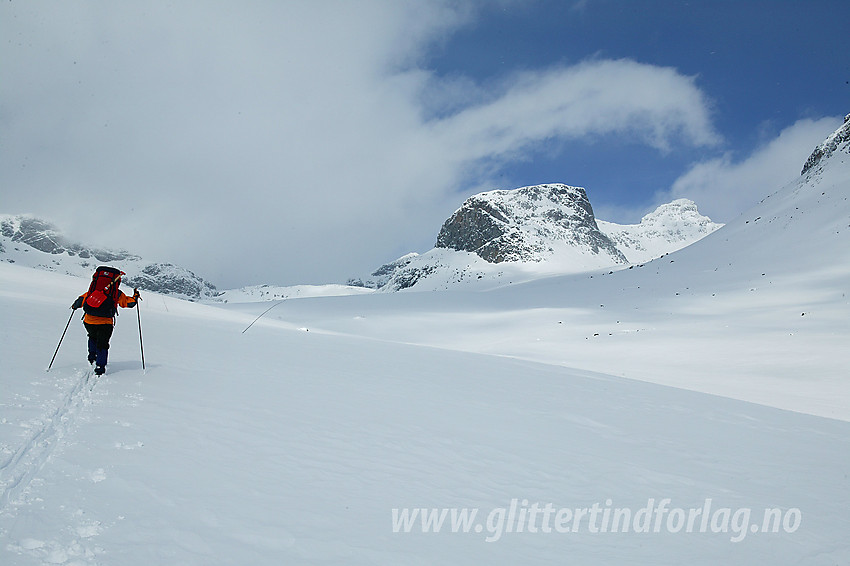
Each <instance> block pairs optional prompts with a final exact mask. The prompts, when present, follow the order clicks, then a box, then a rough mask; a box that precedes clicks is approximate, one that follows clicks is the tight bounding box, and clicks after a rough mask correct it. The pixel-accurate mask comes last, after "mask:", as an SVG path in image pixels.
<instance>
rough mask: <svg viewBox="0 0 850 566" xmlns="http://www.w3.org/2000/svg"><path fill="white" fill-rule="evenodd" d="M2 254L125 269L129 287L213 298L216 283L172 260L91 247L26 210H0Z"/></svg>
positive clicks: (50, 263)
mask: <svg viewBox="0 0 850 566" xmlns="http://www.w3.org/2000/svg"><path fill="white" fill-rule="evenodd" d="M0 260H2V261H7V262H10V263H18V264H21V265H24V266H27V267H35V268H39V269H46V270H49V271H55V272H59V273H64V274H67V275H75V276H78V277H88V276H90V275H91V274H92V272H93V271H94V269H95V268H96V267H97V266H99V265H104V264H105V265H110V266H113V267H116V268H118V269H120V270H122V271H124V272H125V273H126V275H125V277H124V278H123V285H124V286H125V287H126V288H134V287H136V288H139V289H141V290H146V291H152V292H155V293H163V294H166V295H175V296H179V297H181V298H185V299H189V300H203V299H213V298H215V297H217V296H218V295H219V292H218V290H217V289H216V287H215V285H213V284H212V283H210V282H208V281H206V280H204V279H203V278H201V277H199V276H197V275H195V274H194V273H192V272H191V271H189V270H188V269H185V268H182V267H179V266H176V265H173V264H170V263H146V262H144V261H143V260H142V258H141V257H140V256H138V255H135V254H132V253H130V252H128V251H125V250H106V249H100V248H91V247H88V246H85V245H83V244H80V243H77V242H72V241H70V240H68V239H67V238H65V237H64V236H63V235H62V234H61V233H60V231H59V230H58V228H57V227H56V226H54V225H53V224H51V223H49V222H47V221H45V220H42V219H39V218H35V217H32V216H28V215H17V216H0Z"/></svg>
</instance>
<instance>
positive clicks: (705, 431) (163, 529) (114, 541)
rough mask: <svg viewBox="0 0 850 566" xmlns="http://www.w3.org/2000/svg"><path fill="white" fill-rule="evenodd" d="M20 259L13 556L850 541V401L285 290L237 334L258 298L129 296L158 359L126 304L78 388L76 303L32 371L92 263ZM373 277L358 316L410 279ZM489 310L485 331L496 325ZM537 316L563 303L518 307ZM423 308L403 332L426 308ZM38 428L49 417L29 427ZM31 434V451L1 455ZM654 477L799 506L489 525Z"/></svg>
mask: <svg viewBox="0 0 850 566" xmlns="http://www.w3.org/2000/svg"><path fill="white" fill-rule="evenodd" d="M30 274H31V272H30V271H29V270H26V269H23V268H17V267H14V266H5V265H4V266H0V281H2V285H0V308H2V310H3V312H4V318H6V317H9V320H12V321H14V322H15V323H17V325H19V328H22V329H24V330H23V331H21V332H17V333H15V332H9V333H7V335H6V336H5V337H4V340H3V348H4V351H3V355H2V360H3V361H2V374H0V375H2V383H3V391H4V394H3V399H2V401H0V403H2V406H0V409H2V412H3V418H5V422H3V423H2V426H0V442H2V446H3V452H2V455H0V458H2V461H3V462H7V463H5V464H3V467H2V468H0V482H2V486H3V489H4V493H6V492H7V491H8V489H7V488H8V486H9V479H10V478H11V477H18V476H20V475H22V474H23V475H25V476H26V477H25V479H24V480H23V481H22V482H21V483H20V484H19V485H18V486H16V487H14V490H13V491H12V492H11V493H10V495H9V496H8V501H6V502H5V504H4V505H3V507H2V508H0V554H2V555H3V563H4V564H5V563H8V564H15V565H18V564H20V565H28V564H129V565H132V564H140V565H141V564H234V563H241V564H247V563H250V564H280V563H299V564H323V563H327V564H339V563H345V564H384V563H385V564H433V563H438V562H444V563H460V564H468V563H482V562H486V563H494V564H501V563H504V564H512V563H517V562H519V561H523V562H530V563H540V564H543V563H557V562H560V561H563V559H564V557H566V556H569V557H570V559H571V560H575V561H577V562H579V563H595V564H623V563H629V564H662V563H669V564H678V563H682V562H683V561H687V562H689V563H696V564H715V563H717V561H719V560H723V561H732V562H737V563H793V562H803V563H807V564H834V563H836V562H838V563H840V562H842V561H846V559H847V558H848V557H850V547H848V545H847V544H846V543H845V542H842V541H844V540H845V537H844V536H843V535H844V534H845V533H846V532H847V530H848V527H850V518H848V515H847V511H846V510H847V509H848V508H850V500H848V499H849V498H848V496H847V495H845V494H847V493H850V490H847V489H846V488H847V464H848V462H847V454H848V450H847V449H848V448H850V446H848V438H850V436H848V432H850V424H848V423H846V422H842V421H837V420H829V419H823V418H819V417H815V416H809V415H804V414H799V413H794V412H788V411H781V410H777V409H773V408H770V407H765V406H759V405H753V404H750V403H745V402H741V401H735V400H731V399H727V398H721V397H717V396H711V395H705V394H702V393H697V392H692V391H685V390H682V389H674V388H669V387H664V386H660V385H655V384H651V383H644V382H640V381H632V380H624V379H621V378H618V377H613V376H608V375H603V374H598V373H592V372H587V371H579V370H574V369H569V368H565V367H559V366H556V365H552V364H540V363H536V362H533V361H527V360H520V359H511V358H507V357H503V356H492V355H481V354H476V353H466V352H459V351H451V350H448V349H445V348H433V347H427V346H418V345H406V344H400V343H397V342H392V341H390V340H389V339H384V340H376V339H369V338H361V337H356V336H345V335H339V334H333V333H327V332H322V331H321V328H317V327H315V326H312V325H310V324H307V322H308V321H304V320H299V319H298V317H297V316H292V319H291V320H287V317H286V316H282V315H281V313H288V314H289V315H292V314H293V313H292V311H287V309H288V308H289V307H292V306H293V304H296V303H297V304H301V303H298V302H296V301H292V302H290V303H289V304H287V303H284V304H282V305H281V306H280V307H277V308H275V309H274V310H272V311H270V312H269V313H268V314H267V315H266V316H265V317H264V318H262V319H261V320H260V321H258V322H257V323H256V324H255V325H254V326H253V327H252V328H251V329H250V330H248V331H247V332H245V333H244V334H243V333H242V330H243V329H244V328H245V327H247V326H248V324H250V322H251V321H252V320H253V319H254V317H256V315H257V314H259V313H260V312H261V310H259V309H260V307H265V305H262V304H255V305H253V306H252V305H248V306H244V305H243V306H241V307H236V306H233V307H230V308H228V309H227V310H225V309H222V308H215V307H209V306H204V305H197V304H191V303H185V302H182V301H177V300H174V299H169V298H163V297H159V296H156V295H153V294H148V295H146V296H145V301H143V302H142V311H141V316H142V323H143V330H144V338H145V353H146V359H147V362H148V368H147V372H146V373H143V372H142V371H141V367H140V362H139V352H138V331H137V328H136V318H135V313H134V312H133V311H132V310H123V311H122V314H121V316H120V317H119V321H118V327H117V328H116V332H115V335H114V337H113V341H112V344H113V348H112V350H111V352H110V364H109V366H108V373H107V374H106V376H104V377H102V378H100V380H98V381H97V382H96V383H94V386H93V388H92V389H91V391H88V390H87V389H80V388H79V384H80V383H81V382H82V378H83V377H84V376H85V373H86V370H87V369H88V366H87V364H85V361H84V359H83V356H84V333H83V331H82V328H80V327H79V326H80V324H79V322H78V321H76V320H75V321H73V322H72V325H71V328H70V329H69V331H68V336H67V337H66V343H64V344H63V346H62V349H61V350H60V353H59V355H58V356H57V362H56V364H55V365H54V369H53V370H52V371H51V372H49V373H44V367H46V364H47V362H48V361H49V355H51V354H52V351H53V349H54V348H55V342H56V341H58V337H59V335H60V334H61V330H62V326H64V323H65V322H66V321H67V317H65V318H64V319H63V317H60V316H58V314H60V313H62V312H67V311H66V310H63V309H67V305H68V304H70V302H71V301H72V300H73V298H74V297H75V296H76V294H78V293H79V292H81V291H80V289H81V288H84V287H85V284H86V282H85V281H84V280H82V279H74V278H68V277H62V276H58V275H53V274H47V275H44V274H39V277H37V278H36V279H37V280H38V281H37V282H36V283H33V282H32V281H31V278H30ZM24 283H25V284H24ZM412 295H413V294H410V295H408V296H412ZM383 296H384V297H386V298H387V299H384V300H387V301H389V302H386V303H381V302H380V301H381V300H382V299H376V298H375V297H376V296H375V295H369V296H364V297H360V299H366V300H368V301H378V302H376V303H372V304H373V305H376V306H375V307H374V316H372V312H370V311H369V310H368V309H365V307H364V306H363V305H358V307H360V312H361V313H362V318H360V319H358V320H354V319H351V320H352V324H357V323H364V322H368V321H370V320H373V319H375V318H377V317H378V316H379V315H380V314H381V309H380V308H379V307H378V306H377V305H384V306H383V307H382V308H384V309H387V310H394V309H396V307H397V304H394V303H393V302H392V301H398V300H399V299H393V298H392V297H400V298H402V299H404V296H405V295H404V294H401V295H383ZM329 300H330V301H331V302H332V303H335V304H338V303H341V302H343V300H342V299H340V298H333V299H329ZM404 300H407V299H404ZM459 300H460V299H459ZM303 304H304V305H307V303H303ZM321 304H326V303H324V302H322V303H321ZM308 306H309V305H308ZM449 307H450V305H444V306H443V309H444V310H445V311H448V310H450V309H449ZM266 308H267V307H266ZM305 308H306V307H305ZM310 308H311V309H314V312H315V309H316V308H317V307H315V306H311V307H310ZM470 308H471V309H473V310H474V309H475V308H476V307H475V305H474V304H473V305H472V306H471V307H470ZM425 310H430V309H428V305H425V307H424V308H423V311H425ZM478 310H479V314H481V316H480V318H478V319H477V324H478V325H479V327H480V328H481V329H483V328H486V327H488V326H493V325H495V323H494V321H493V320H492V319H491V318H488V316H485V314H486V312H487V309H486V308H485V307H484V306H479V307H478ZM384 312H386V311H384ZM437 312H439V309H437ZM570 312H573V311H570ZM537 314H544V315H545V316H548V315H549V314H554V313H549V312H545V311H534V310H532V311H531V312H530V314H529V315H530V316H534V315H537ZM557 314H559V315H564V314H569V312H563V311H562V312H558V313H557ZM272 315H274V317H278V318H277V319H276V318H274V317H272ZM302 316H303V313H302ZM418 316H419V317H420V318H419V319H417V318H416V317H413V318H411V319H410V320H409V321H408V324H409V325H410V328H408V331H407V332H408V333H413V330H412V328H418V327H419V325H420V322H421V320H422V318H425V316H424V313H423V312H420V313H419V315H418ZM513 316H514V320H517V319H518V318H519V316H518V315H517V314H514V315H513ZM588 316H590V315H589V314H588ZM471 318H475V317H471ZM455 320H456V319H451V318H449V319H448V324H447V325H446V327H448V328H452V326H451V323H453V322H455ZM502 322H504V321H502ZM395 324H396V325H397V327H398V328H401V326H402V324H401V322H399V320H398V319H396V320H395ZM500 324H501V322H500ZM299 328H302V330H299ZM305 329H309V332H305V331H304V330H305ZM520 330H522V329H520ZM461 332H462V331H458V332H457V333H453V335H454V336H455V337H458V336H460V334H461ZM35 360H43V361H35ZM80 361H82V363H80ZM75 391H76V392H75ZM6 392H9V393H8V396H7V393H6ZM7 415H8V416H7ZM39 427H41V428H44V429H48V430H50V429H51V427H52V430H53V431H54V432H52V433H49V434H48V435H46V436H42V437H38V436H33V434H32V431H33V430H34V429H38V428H39ZM45 440H46V441H49V442H42V441H45ZM39 443H42V444H43V446H41V445H40V444H39ZM48 445H49V446H48ZM21 449H23V451H24V452H25V453H26V454H28V455H29V456H30V458H29V459H21V460H19V461H17V462H11V463H9V462H8V461H9V460H10V459H9V457H8V455H9V454H11V453H17V452H16V451H18V450H21ZM665 498H666V499H670V505H671V506H672V507H681V508H699V507H702V506H703V505H704V504H705V501H706V499H712V502H713V505H714V506H715V508H723V507H726V508H730V509H733V510H734V509H739V508H748V509H752V510H753V511H752V516H753V517H760V514H761V513H762V510H763V509H765V508H780V509H782V510H783V511H787V510H789V509H794V508H796V509H799V510H800V513H801V517H802V521H801V524H800V526H799V528H797V529H796V530H795V531H794V532H791V533H787V532H784V531H782V530H780V532H779V533H761V532H759V533H752V532H751V533H748V534H747V536H746V537H745V538H744V539H743V540H741V541H740V542H732V541H731V539H732V538H734V537H735V533H733V532H730V531H729V530H728V529H727V530H726V532H707V533H698V532H697V533H686V532H678V533H672V532H667V531H666V529H662V531H661V532H659V533H654V532H650V533H640V532H625V533H624V532H617V533H613V532H609V533H591V532H589V531H588V529H586V528H582V529H580V530H579V531H578V532H575V533H573V532H568V533H558V532H550V533H548V534H544V533H543V532H537V533H531V532H524V533H517V532H511V533H508V532H505V533H502V534H501V536H500V537H499V538H498V540H496V541H494V542H487V539H488V536H489V537H490V538H491V539H492V538H493V536H492V533H490V532H489V531H488V529H487V526H486V524H484V519H485V518H486V516H487V515H488V513H489V512H491V511H492V510H493V509H499V508H505V507H508V506H509V505H510V504H511V501H512V500H518V501H520V502H521V501H523V500H527V501H528V502H529V505H530V504H532V503H535V502H539V503H540V504H541V506H542V505H544V504H546V503H551V504H552V505H554V506H555V507H557V508H573V509H579V508H590V507H591V506H592V505H593V504H594V503H599V504H602V505H604V504H605V502H606V501H607V500H609V499H610V500H611V501H612V506H613V507H629V508H632V509H634V510H639V509H640V508H642V507H645V506H646V505H647V501H648V500H649V499H654V500H655V501H660V500H662V499H665ZM405 508H424V509H431V508H436V509H442V508H470V509H472V508H474V509H479V510H480V514H479V518H480V519H479V520H480V521H481V522H480V523H479V525H480V527H481V530H480V531H476V530H475V529H473V530H472V531H471V532H467V533H451V532H447V531H445V530H444V531H443V532H440V533H423V532H421V529H419V530H417V529H415V528H414V529H413V530H412V532H409V533H404V532H393V515H392V512H393V509H405Z"/></svg>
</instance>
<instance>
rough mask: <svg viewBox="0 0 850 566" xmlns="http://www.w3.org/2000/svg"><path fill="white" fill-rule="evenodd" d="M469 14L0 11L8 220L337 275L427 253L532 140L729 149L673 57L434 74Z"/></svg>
mask: <svg viewBox="0 0 850 566" xmlns="http://www.w3.org/2000/svg"><path fill="white" fill-rule="evenodd" d="M473 7H474V5H472V4H464V3H458V2H449V1H446V2H427V3H425V2H392V1H377V0H376V1H364V2H357V3H353V2H256V3H251V4H246V5H241V4H240V5H236V4H230V3H218V2H180V3H165V2H145V3H114V2H73V1H69V2H63V3H60V4H56V3H53V2H40V1H33V2H27V3H5V4H4V5H3V6H2V8H0V9H2V10H3V14H2V15H0V32H2V35H3V37H4V38H10V40H9V41H8V43H7V44H6V45H5V46H4V80H3V81H0V100H2V101H3V104H2V106H0V126H2V128H0V185H1V186H2V187H3V193H4V194H3V208H4V210H2V212H6V213H17V212H33V213H36V214H39V215H41V216H44V217H46V218H48V219H50V220H53V221H55V222H57V223H58V224H59V225H60V226H62V227H63V228H65V229H66V230H68V231H69V235H70V236H73V237H75V238H76V239H79V240H82V241H85V242H88V243H92V244H95V245H106V246H110V245H112V246H115V247H124V248H128V249H130V250H132V251H134V252H137V253H141V254H142V255H145V256H146V257H151V258H153V259H159V260H168V261H173V262H176V263H180V264H182V265H185V266H186V267H189V268H190V269H193V270H195V271H197V272H198V273H199V274H201V275H203V276H205V277H208V278H210V279H211V280H213V281H214V282H216V283H217V284H219V285H220V286H225V287H226V286H231V285H242V284H249V283H258V282H269V283H309V282H316V283H317V282H325V281H340V280H344V279H345V278H346V277H347V276H349V275H357V274H359V273H362V272H363V271H364V270H367V269H369V268H372V267H375V266H377V265H378V264H379V263H380V262H383V261H387V260H390V259H394V258H395V257H397V256H398V255H401V254H402V253H405V252H407V251H410V250H419V251H422V250H423V249H427V248H428V247H430V246H431V245H433V241H434V239H435V237H436V231H437V230H438V229H439V225H440V223H441V222H442V221H443V220H444V219H445V217H447V216H448V214H449V213H450V212H451V211H452V210H454V208H455V207H456V206H458V205H459V200H458V194H460V193H463V192H464V191H468V190H469V189H471V188H472V187H473V186H474V185H475V183H476V182H480V181H481V179H483V178H484V177H481V176H479V177H471V176H470V175H471V174H472V173H475V172H478V173H481V175H484V174H486V172H487V171H490V172H492V171H493V170H494V169H498V168H499V167H502V166H504V165H505V164H508V163H510V162H511V161H512V160H517V159H523V158H526V157H527V156H528V155H530V154H533V152H534V151H536V150H537V149H539V148H540V146H541V145H545V144H547V143H550V142H553V141H556V140H559V139H581V138H583V137H587V136H604V135H612V134H613V135H619V136H623V137H625V138H628V139H630V140H634V141H638V142H640V143H645V144H648V145H649V146H651V147H654V148H657V149H658V150H659V151H662V152H663V151H669V150H670V148H671V147H675V145H676V144H687V145H691V146H711V145H713V144H716V143H718V141H719V136H718V134H717V133H716V132H715V131H714V129H713V127H712V124H711V118H710V111H709V104H708V102H707V100H706V99H705V96H704V95H703V93H702V92H701V91H700V89H699V88H698V87H697V86H696V84H695V80H694V78H693V77H687V76H683V75H681V74H679V73H678V72H676V71H675V70H674V69H670V68H662V67H655V66H651V65H645V64H640V63H637V62H634V61H629V60H616V61H611V60H591V61H586V62H584V63H581V64H579V65H576V66H572V67H558V68H551V69H543V70H538V71H534V72H524V73H519V74H512V75H510V76H506V77H503V78H502V79H501V80H500V81H499V84H498V85H495V86H494V85H482V84H478V83H476V82H475V81H473V80H472V79H470V78H468V77H453V78H446V77H440V76H437V75H436V74H434V73H433V72H432V71H431V70H429V69H428V67H427V57H428V53H429V49H431V48H433V46H434V45H435V44H438V43H439V42H441V41H444V40H445V39H446V37H448V36H449V35H450V34H451V33H453V32H454V31H455V30H457V29H458V28H459V27H460V26H463V25H468V24H470V23H471V22H473V21H474V17H475V11H474V9H473ZM482 164H485V165H486V168H485V169H481V166H482Z"/></svg>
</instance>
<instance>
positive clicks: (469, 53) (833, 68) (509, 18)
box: [430, 0, 850, 222]
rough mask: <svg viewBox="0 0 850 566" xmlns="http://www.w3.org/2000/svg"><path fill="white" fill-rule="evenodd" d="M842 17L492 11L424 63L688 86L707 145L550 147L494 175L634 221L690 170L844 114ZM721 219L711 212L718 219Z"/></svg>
mask: <svg viewBox="0 0 850 566" xmlns="http://www.w3.org/2000/svg"><path fill="white" fill-rule="evenodd" d="M848 17H850V3H848V2H843V1H840V0H835V1H811V2H805V1H788V0H767V1H765V0H719V1H718V0H714V1H709V0H703V1H699V0H696V1H672V0H650V1H640V2H638V1H621V0H595V1H594V0H588V1H582V2H569V1H557V0H545V1H541V2H526V3H521V4H519V5H510V6H500V5H499V3H493V5H491V6H490V7H488V8H485V9H483V10H482V11H481V12H480V13H479V15H478V18H477V19H476V22H475V23H474V24H472V25H469V26H466V27H464V28H463V29H460V30H458V31H457V32H456V33H455V34H453V35H452V37H451V38H450V39H449V40H448V41H447V42H446V43H445V44H443V45H440V46H439V47H438V48H435V49H434V52H433V58H432V59H431V60H430V64H432V65H433V67H434V69H435V70H436V72H437V73H439V74H441V75H445V76H453V75H464V76H468V77H472V78H473V79H474V80H476V81H479V82H481V83H483V84H486V83H488V82H492V81H496V82H497V81H498V80H499V79H500V77H503V76H504V75H505V74H510V73H511V72H513V71H514V70H515V69H535V68H546V67H552V66H570V65H574V64H576V63H579V62H581V61H586V60H593V59H622V58H626V59H631V60H634V61H638V62H641V63H647V64H651V65H657V66H661V67H672V68H675V69H676V70H677V71H678V72H679V73H681V74H683V75H686V76H692V77H695V84H696V85H697V86H698V87H699V88H700V90H702V91H703V92H704V93H705V95H706V97H707V98H708V101H707V103H708V105H709V111H710V113H711V119H712V122H713V124H714V127H715V128H716V130H717V132H718V133H719V134H720V136H722V141H721V142H720V143H719V144H717V145H716V146H711V147H708V148H705V147H699V148H694V147H691V146H688V145H687V144H682V145H679V146H677V147H675V148H674V149H672V150H671V151H669V152H662V153H659V152H658V151H655V150H653V149H652V148H649V147H647V146H645V145H642V144H639V143H638V144H636V143H634V140H632V139H625V140H624V139H617V137H616V136H615V137H613V139H612V137H611V136H608V137H605V136H602V137H595V136H591V137H588V138H583V139H578V140H570V141H561V142H557V141H556V142H555V143H553V144H552V146H553V147H548V146H547V147H545V148H542V150H541V151H539V152H536V153H534V155H533V156H531V157H529V158H528V160H527V161H524V162H522V163H518V164H512V165H511V166H509V167H507V168H506V169H505V170H504V171H503V175H504V183H505V185H506V186H505V187H504V188H509V187H510V186H513V185H517V184H532V183H537V182H546V181H558V182H565V183H571V184H579V185H582V186H585V187H586V188H587V189H588V191H589V193H590V194H591V198H592V199H593V202H594V204H595V205H596V206H597V208H600V209H609V210H610V211H611V212H612V213H613V214H614V216H617V215H618V214H619V215H621V217H620V218H616V220H618V221H621V222H636V221H637V220H639V216H636V215H637V214H639V212H640V210H641V207H646V206H648V205H651V204H653V203H654V200H655V195H656V193H657V192H661V193H665V192H666V191H667V190H668V189H669V187H671V186H672V185H673V183H674V182H675V181H676V179H677V178H678V177H679V176H681V175H682V174H683V172H685V171H686V170H687V169H688V168H689V166H690V165H692V164H693V163H695V162H698V161H700V160H705V159H707V158H711V157H716V156H718V155H723V154H728V155H729V156H730V158H731V159H732V160H733V161H743V160H745V159H747V158H748V157H749V156H750V155H751V154H752V153H753V152H755V151H757V150H758V149H759V148H760V147H762V146H764V145H766V144H768V143H770V142H771V141H773V140H774V139H775V138H776V137H778V136H779V134H780V132H781V131H782V130H783V129H785V128H787V127H789V126H791V125H793V124H794V123H796V122H797V121H798V120H801V119H805V118H809V119H812V120H818V119H821V118H823V117H827V116H843V115H844V114H846V113H848V112H850V39H849V38H848V34H847V31H846V25H845V24H846V21H847V18H848ZM806 155H807V154H806ZM698 204H703V205H707V204H708V203H698ZM730 214H732V211H731V210H730V211H726V210H723V211H722V213H721V214H720V216H722V218H719V220H723V221H727V220H729V219H730V218H729V216H730Z"/></svg>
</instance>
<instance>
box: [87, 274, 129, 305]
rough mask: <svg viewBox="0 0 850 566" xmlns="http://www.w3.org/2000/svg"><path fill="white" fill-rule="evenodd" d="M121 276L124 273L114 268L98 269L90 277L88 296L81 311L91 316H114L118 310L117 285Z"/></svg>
mask: <svg viewBox="0 0 850 566" xmlns="http://www.w3.org/2000/svg"><path fill="white" fill-rule="evenodd" d="M122 275H124V272H123V271H121V270H119V269H115V268H114V267H107V266H101V267H98V268H97V271H95V272H94V275H92V278H91V285H89V294H88V295H87V296H86V300H85V301H84V302H83V311H84V312H85V313H86V314H90V315H92V316H102V317H111V316H115V312H116V311H117V310H118V285H119V284H120V283H121V276H122Z"/></svg>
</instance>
